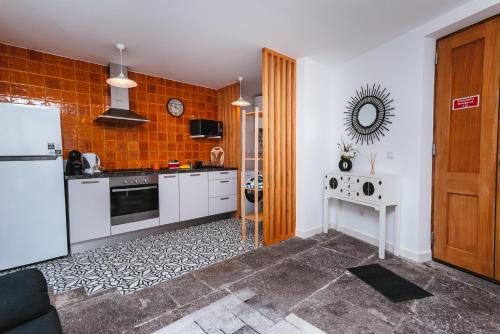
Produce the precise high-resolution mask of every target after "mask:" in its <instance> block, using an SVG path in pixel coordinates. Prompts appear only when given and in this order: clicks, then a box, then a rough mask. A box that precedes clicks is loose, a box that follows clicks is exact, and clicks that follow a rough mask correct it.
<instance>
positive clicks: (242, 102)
mask: <svg viewBox="0 0 500 334" xmlns="http://www.w3.org/2000/svg"><path fill="white" fill-rule="evenodd" d="M238 80H239V81H240V98H239V99H237V100H234V101H233V102H231V104H232V105H233V106H236V107H248V106H249V105H250V103H249V102H247V101H245V100H244V99H243V97H241V82H242V81H243V78H242V77H239V78H238Z"/></svg>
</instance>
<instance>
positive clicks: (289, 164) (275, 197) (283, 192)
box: [262, 48, 296, 245]
mask: <svg viewBox="0 0 500 334" xmlns="http://www.w3.org/2000/svg"><path fill="white" fill-rule="evenodd" d="M295 66H296V62H295V60H294V59H292V58H290V57H287V56H285V55H282V54H279V53H277V52H275V51H272V50H269V49H266V48H264V49H263V50H262V111H263V113H262V114H263V122H262V123H263V137H264V138H263V141H264V145H263V177H264V195H263V227H262V229H263V236H264V244H265V245H270V244H273V243H276V242H279V241H282V240H286V239H289V238H291V237H293V236H295V77H296V75H295Z"/></svg>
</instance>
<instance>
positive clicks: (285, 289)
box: [52, 231, 500, 334]
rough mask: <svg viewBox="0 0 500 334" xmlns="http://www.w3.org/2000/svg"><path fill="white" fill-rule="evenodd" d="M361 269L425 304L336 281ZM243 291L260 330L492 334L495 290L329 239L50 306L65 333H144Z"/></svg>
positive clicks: (498, 300)
mask: <svg viewBox="0 0 500 334" xmlns="http://www.w3.org/2000/svg"><path fill="white" fill-rule="evenodd" d="M368 263H381V264H382V265H383V266H385V267H387V268H388V269H390V270H392V271H394V272H395V273H397V274H399V275H400V276H402V277H405V278H407V279H408V280H410V281H412V282H414V283H415V284H417V285H419V286H421V287H423V288H424V289H426V290H427V291H429V292H431V293H432V294H434V296H432V297H429V298H425V299H420V300H416V301H408V302H402V303H391V302H390V301H388V300H387V299H386V298H385V297H383V296H382V295H380V294H379V293H377V292H376V291H374V290H373V289H371V288H370V287H369V286H367V285H366V284H365V283H363V282H362V281H360V280H359V279H357V278H356V277H355V276H353V275H351V274H350V273H348V272H347V271H346V268H348V267H352V266H356V265H360V264H368ZM243 289H246V290H248V291H252V297H251V298H249V299H248V300H246V301H245V304H246V305H248V306H250V307H251V308H253V309H255V310H257V311H258V312H259V313H261V314H263V315H264V316H265V317H266V318H268V319H269V320H271V321H273V322H275V323H278V322H280V321H282V320H283V319H284V318H286V317H287V316H288V315H289V314H291V313H293V314H295V315H296V316H298V317H300V318H302V319H304V320H305V321H307V322H309V323H310V324H312V325H314V326H316V327H317V328H319V329H321V330H323V331H325V332H327V333H500V286H499V285H495V284H493V283H490V282H487V281H484V280H482V279H479V278H476V277H474V276H471V275H468V274H465V273H463V272H461V271H457V270H454V269H452V268H449V267H446V266H443V265H441V264H438V263H435V262H430V263H426V264H416V263H412V262H409V261H405V260H402V259H400V258H395V257H391V256H388V257H387V258H386V259H385V260H379V259H378V258H377V256H376V248H375V247H373V246H371V245H368V244H366V243H363V242H361V241H358V240H356V239H353V238H350V237H348V236H346V235H343V234H339V233H337V232H335V231H330V232H329V233H328V234H319V235H317V236H314V237H312V238H310V239H299V238H294V239H292V240H289V241H287V242H283V243H281V244H278V245H274V246H271V247H262V248H259V249H257V250H254V251H252V252H248V253H245V254H243V255H240V256H237V257H234V258H231V259H229V260H226V261H223V262H220V263H217V264H215V265H212V266H209V267H205V268H203V269H200V270H198V271H194V272H192V273H189V274H185V275H183V276H181V277H178V278H175V279H172V280H169V281H165V282H162V283H159V284H156V285H154V286H151V287H148V288H145V289H142V290H140V291H137V292H134V293H131V294H128V295H122V294H120V293H119V292H117V291H112V290H111V291H104V292H102V293H97V294H94V295H90V296H89V295H87V294H86V293H85V291H84V290H83V289H77V290H73V291H70V292H66V293H63V294H57V295H53V296H52V302H53V304H54V305H55V306H56V307H57V309H58V311H59V314H60V317H61V321H62V324H63V329H64V332H65V333H152V332H154V331H157V330H159V329H162V328H164V327H166V326H167V325H169V324H171V323H173V322H175V321H177V320H178V319H181V318H183V317H184V316H186V315H190V314H192V313H194V312H196V311H198V310H200V309H202V308H204V307H206V306H207V305H210V304H212V303H213V302H216V301H218V300H220V299H223V298H224V297H226V296H231V295H233V294H237V293H238V291H241V290H243ZM248 332H249V333H251V331H248ZM183 334H187V332H183Z"/></svg>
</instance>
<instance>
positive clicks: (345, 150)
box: [337, 139, 357, 172]
mask: <svg viewBox="0 0 500 334" xmlns="http://www.w3.org/2000/svg"><path fill="white" fill-rule="evenodd" d="M337 146H338V148H339V151H340V161H339V168H340V170H341V171H343V172H348V171H350V170H351V169H352V159H354V157H355V156H356V153H357V150H356V149H355V148H354V147H353V145H352V143H350V144H346V143H345V142H344V140H343V139H341V140H340V143H337Z"/></svg>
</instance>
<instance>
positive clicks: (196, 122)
mask: <svg viewBox="0 0 500 334" xmlns="http://www.w3.org/2000/svg"><path fill="white" fill-rule="evenodd" d="M189 134H190V136H191V138H222V122H220V121H214V120H209V119H192V120H190V121H189Z"/></svg>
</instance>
